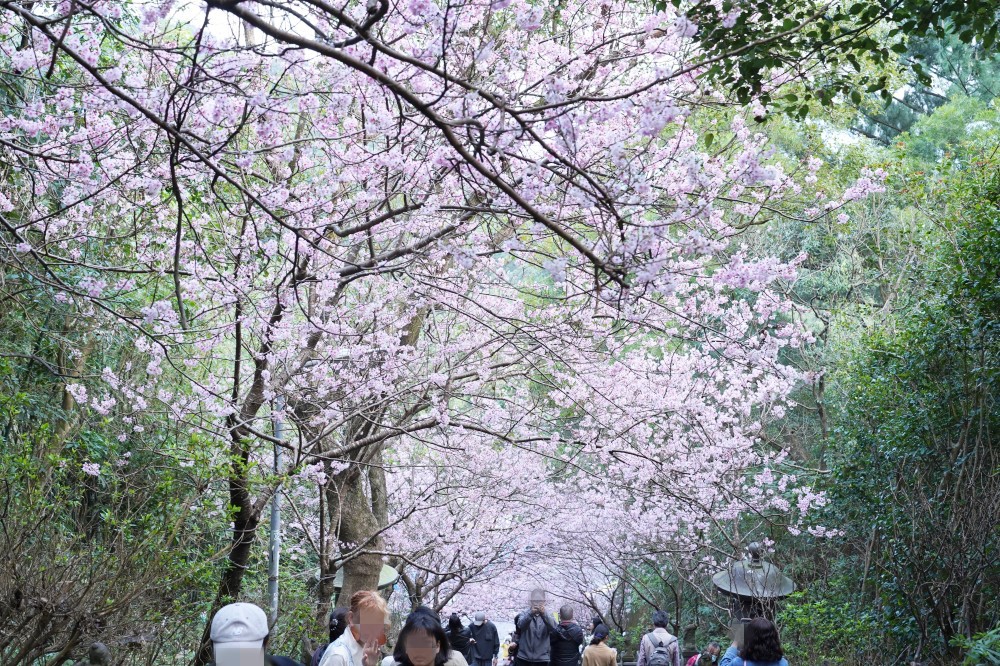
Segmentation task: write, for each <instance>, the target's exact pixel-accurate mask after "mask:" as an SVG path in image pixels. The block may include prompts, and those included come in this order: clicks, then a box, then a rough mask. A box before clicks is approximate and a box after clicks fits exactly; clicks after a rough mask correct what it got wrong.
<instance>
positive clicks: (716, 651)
mask: <svg viewBox="0 0 1000 666" xmlns="http://www.w3.org/2000/svg"><path fill="white" fill-rule="evenodd" d="M721 654H722V646H721V645H719V644H718V643H716V642H715V641H712V642H711V643H709V644H708V645H706V646H705V649H704V650H702V651H701V656H702V659H704V660H705V661H708V662H710V663H713V664H714V663H716V662H717V661H719V655H721Z"/></svg>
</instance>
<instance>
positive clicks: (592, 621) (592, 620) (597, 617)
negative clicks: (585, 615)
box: [590, 615, 601, 631]
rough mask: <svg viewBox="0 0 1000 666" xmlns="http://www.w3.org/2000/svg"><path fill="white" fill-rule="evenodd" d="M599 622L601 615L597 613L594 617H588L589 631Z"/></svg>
mask: <svg viewBox="0 0 1000 666" xmlns="http://www.w3.org/2000/svg"><path fill="white" fill-rule="evenodd" d="M599 624H601V617H600V616H599V615H595V616H594V617H592V618H590V630H591V631H593V630H594V629H597V625H599Z"/></svg>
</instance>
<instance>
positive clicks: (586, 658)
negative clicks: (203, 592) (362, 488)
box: [211, 590, 788, 666]
mask: <svg viewBox="0 0 1000 666" xmlns="http://www.w3.org/2000/svg"><path fill="white" fill-rule="evenodd" d="M651 619H652V626H653V628H652V631H650V632H648V633H646V634H645V635H643V637H642V639H641V640H640V642H639V650H638V654H637V656H636V666H682V664H681V662H682V661H683V655H682V650H681V645H680V642H679V640H678V638H677V637H676V636H674V635H673V634H671V633H670V631H669V629H668V626H669V624H670V618H669V616H668V615H667V613H666V612H664V611H659V610H658V611H656V612H654V613H653V616H652V618H651ZM388 620H389V612H388V608H387V606H386V602H385V600H384V599H383V598H382V597H381V596H380V595H379V594H377V593H375V592H365V591H363V592H357V593H355V594H354V595H353V596H352V597H351V599H350V606H349V607H346V608H337V609H335V610H334V611H333V612H332V613H331V614H330V627H329V629H330V635H329V638H330V642H329V643H328V644H326V645H323V646H321V647H319V648H317V649H316V650H315V651H314V653H313V654H312V657H311V663H310V664H309V665H308V666H501V662H503V663H502V666H617V665H618V663H619V655H618V651H617V650H616V649H615V648H613V647H611V646H609V645H608V639H609V638H610V637H611V632H610V631H609V629H608V627H607V625H605V624H604V623H603V622H602V621H601V618H599V617H597V618H594V619H593V621H592V622H591V624H590V627H589V633H590V638H589V641H588V639H587V637H586V634H585V632H584V629H583V627H582V626H581V625H580V624H578V623H577V622H576V620H575V619H574V612H573V608H572V607H571V606H563V607H562V608H560V609H559V616H558V620H557V619H556V618H555V617H553V616H552V615H551V614H550V613H549V612H548V611H547V610H546V596H545V593H544V591H542V590H537V591H535V592H533V593H532V594H531V601H530V606H529V608H528V609H527V610H525V611H523V612H521V613H518V615H517V616H516V617H515V620H514V632H513V633H512V635H511V636H510V637H509V639H508V640H507V641H505V642H504V643H501V642H500V637H499V633H498V631H497V627H496V625H495V624H493V622H490V621H489V620H488V619H487V617H486V614H485V613H483V612H479V613H476V615H475V617H474V621H473V622H472V623H471V624H470V625H469V626H464V625H463V624H462V620H461V618H460V617H459V616H458V615H457V614H452V615H451V616H450V617H449V618H448V620H447V622H446V623H442V621H441V618H440V617H439V615H438V613H437V612H435V611H434V610H432V609H430V608H427V607H426V606H420V607H418V608H416V609H415V610H413V611H412V612H411V613H410V614H409V615H408V616H407V618H406V621H405V623H404V624H403V627H402V629H401V630H400V632H399V636H398V638H397V640H396V643H395V645H394V649H393V650H392V653H391V654H385V653H384V652H385V646H386V644H387V642H388V634H389V622H388ZM737 626H738V631H735V632H734V636H733V643H732V645H730V646H729V648H728V649H727V650H726V651H725V653H723V652H722V650H721V646H720V645H719V643H717V642H711V643H709V644H708V645H706V646H705V648H704V649H703V650H702V651H701V652H700V653H698V654H696V655H693V656H692V657H690V658H689V659H688V660H687V661H686V663H685V664H684V666H788V662H787V661H786V660H785V658H784V653H783V650H782V648H781V642H780V640H779V638H778V630H777V628H776V627H775V625H774V623H772V622H771V621H770V620H768V619H766V618H755V619H753V620H751V621H749V622H748V623H746V624H739V625H737ZM269 636H270V634H269V631H268V624H267V617H266V615H265V614H264V611H263V610H261V609H260V608H259V607H257V606H255V605H253V604H247V603H236V604H230V605H228V606H225V607H224V608H222V609H220V610H219V612H218V613H216V615H215V617H214V618H213V620H212V628H211V638H212V644H213V649H214V655H215V662H214V666H306V665H305V664H302V663H301V662H298V661H296V660H294V659H292V658H290V657H280V656H274V655H270V654H268V650H267V647H268V638H269Z"/></svg>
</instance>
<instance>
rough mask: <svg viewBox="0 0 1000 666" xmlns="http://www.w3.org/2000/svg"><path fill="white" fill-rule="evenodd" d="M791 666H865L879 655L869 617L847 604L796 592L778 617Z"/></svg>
mask: <svg viewBox="0 0 1000 666" xmlns="http://www.w3.org/2000/svg"><path fill="white" fill-rule="evenodd" d="M777 622H778V625H779V626H780V627H781V640H782V645H783V647H784V648H785V654H786V656H787V657H788V660H789V663H794V664H819V663H824V662H825V663H828V664H861V663H872V662H871V661H869V659H872V658H874V657H875V655H876V654H877V653H878V645H877V642H876V640H875V637H876V634H875V632H874V631H873V629H874V622H873V620H872V618H871V616H870V614H869V613H867V612H865V611H864V610H863V609H859V608H856V607H854V606H853V605H852V604H851V603H850V602H848V601H846V600H838V601H833V600H831V599H828V598H825V597H824V596H822V595H819V594H816V592H814V591H810V592H795V593H794V594H792V596H791V597H789V598H788V600H787V601H786V602H785V604H784V605H783V607H782V610H781V612H780V613H779V615H778V617H777Z"/></svg>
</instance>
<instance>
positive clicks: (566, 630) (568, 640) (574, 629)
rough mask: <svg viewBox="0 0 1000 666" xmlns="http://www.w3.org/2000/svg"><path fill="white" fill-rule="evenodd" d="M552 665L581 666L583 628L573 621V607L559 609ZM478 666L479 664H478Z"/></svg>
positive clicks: (552, 637)
mask: <svg viewBox="0 0 1000 666" xmlns="http://www.w3.org/2000/svg"><path fill="white" fill-rule="evenodd" d="M551 639H552V652H551V653H550V655H549V663H550V665H551V666H580V648H581V647H583V642H584V641H583V628H582V627H580V625H579V624H577V623H576V622H574V621H573V607H572V606H570V605H568V604H567V605H565V606H563V607H562V608H560V609H559V624H558V625H557V626H556V630H555V631H554V632H552V636H551ZM477 666H479V665H478V664H477Z"/></svg>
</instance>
